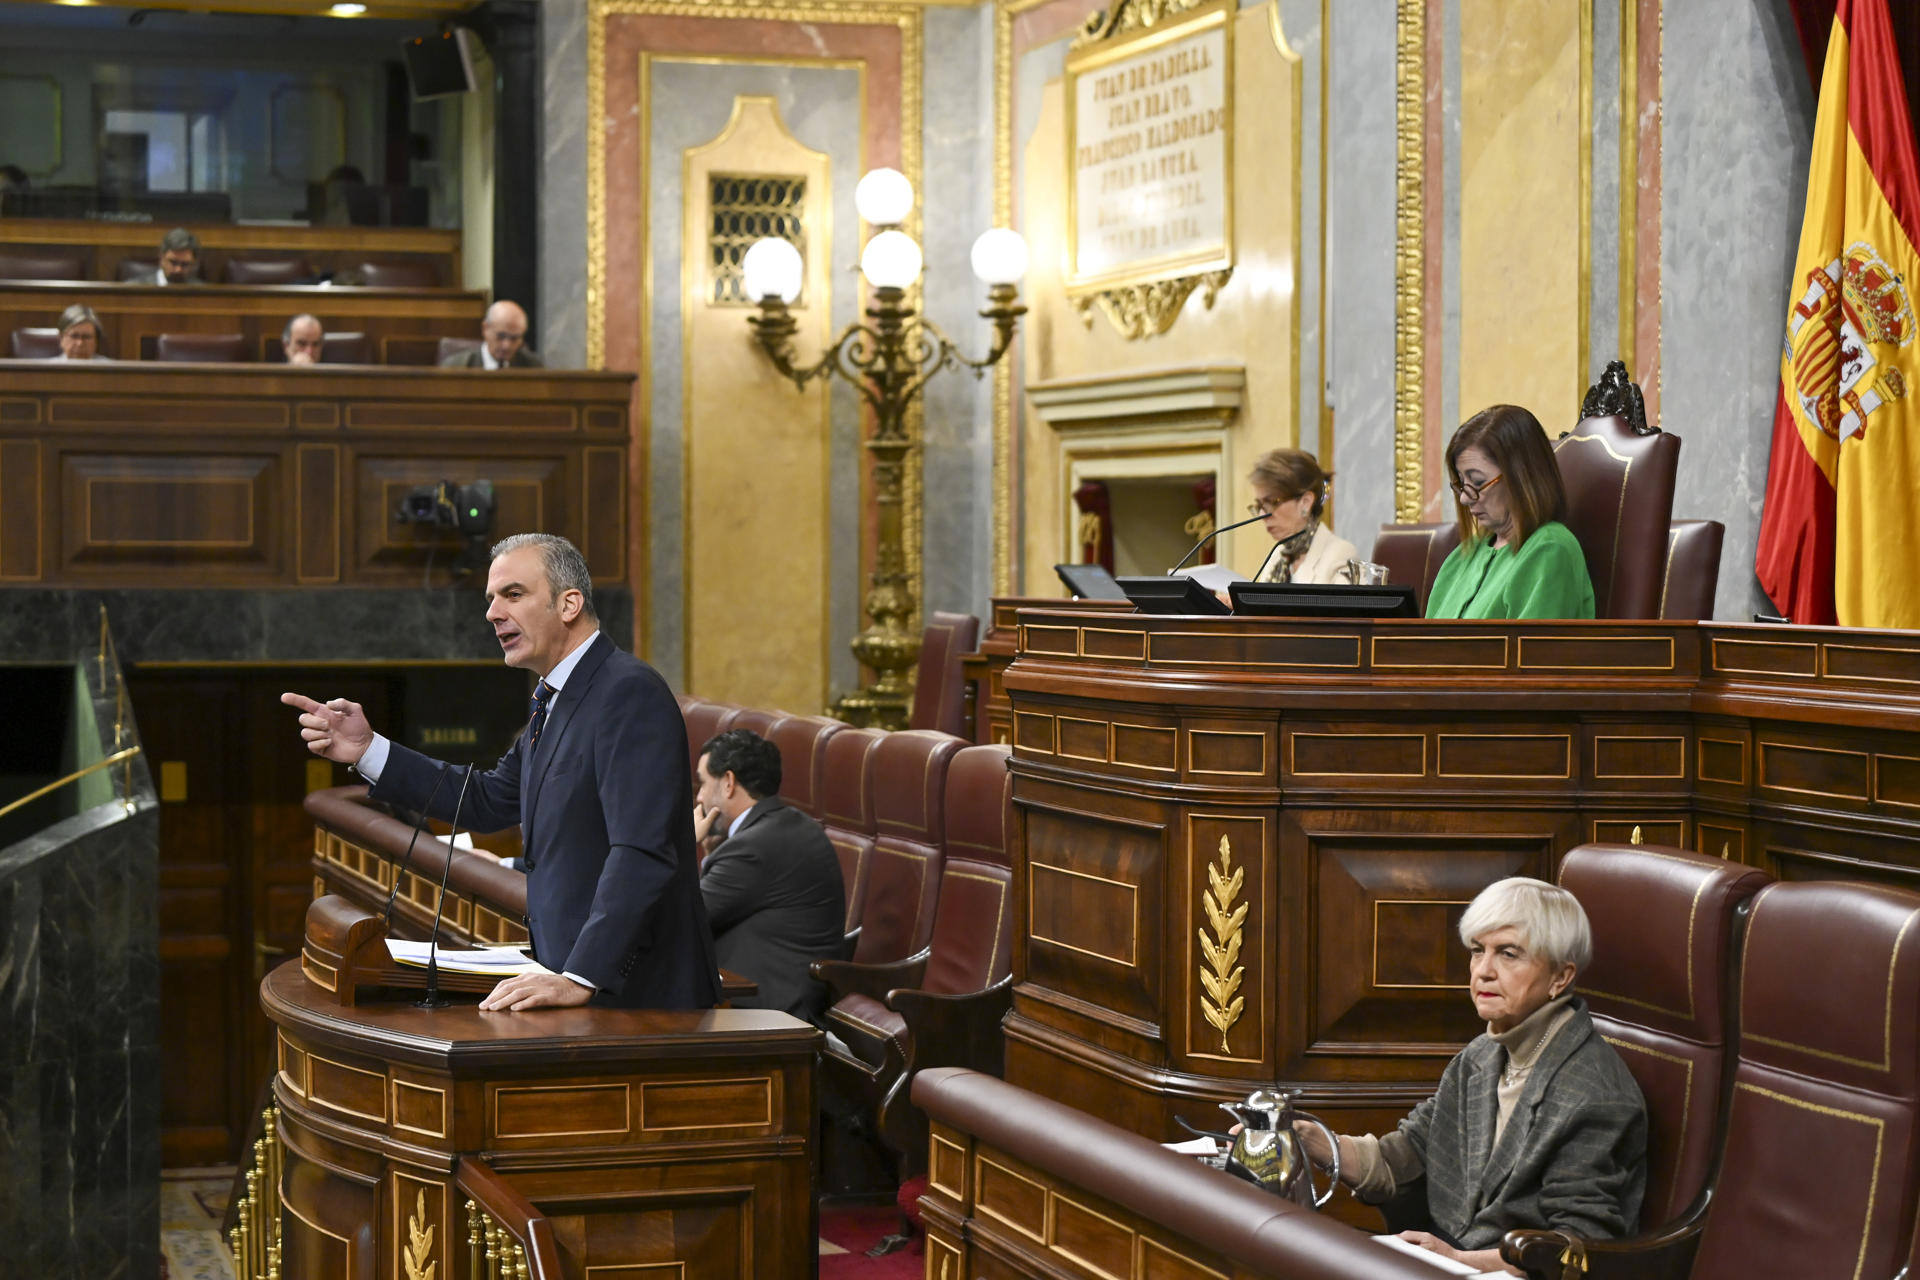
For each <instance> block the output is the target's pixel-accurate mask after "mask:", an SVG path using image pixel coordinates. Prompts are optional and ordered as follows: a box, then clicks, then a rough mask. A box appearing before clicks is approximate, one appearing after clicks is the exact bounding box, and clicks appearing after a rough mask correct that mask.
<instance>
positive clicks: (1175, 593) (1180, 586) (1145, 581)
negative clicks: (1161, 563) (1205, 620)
mask: <svg viewBox="0 0 1920 1280" xmlns="http://www.w3.org/2000/svg"><path fill="white" fill-rule="evenodd" d="M1114 581H1115V582H1116V583H1118V584H1119V587H1120V590H1121V591H1122V592H1124V593H1125V594H1126V597H1127V599H1129V600H1131V601H1133V607H1134V608H1136V609H1138V610H1139V611H1140V612H1142V613H1186V614H1192V613H1213V614H1229V613H1232V612H1233V610H1231V609H1229V608H1227V606H1226V605H1224V604H1221V603H1220V597H1219V596H1216V595H1215V594H1213V592H1211V591H1209V590H1207V589H1206V588H1205V587H1203V586H1201V585H1200V584H1199V583H1198V582H1195V581H1194V580H1193V579H1192V578H1189V577H1186V576H1184V575H1181V574H1175V575H1173V576H1172V577H1167V578H1115V579H1114ZM1234 585H1236V586H1238V585H1239V584H1238V583H1236V584H1234Z"/></svg>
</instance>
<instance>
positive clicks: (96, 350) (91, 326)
mask: <svg viewBox="0 0 1920 1280" xmlns="http://www.w3.org/2000/svg"><path fill="white" fill-rule="evenodd" d="M105 335H106V330H105V329H103V328H102V327H101V325H100V317H99V316H97V315H95V314H94V312H93V308H92V307H90V306H88V305H86V304H85V303H84V302H76V303H74V304H73V305H72V306H70V307H68V308H67V309H66V310H65V311H62V312H61V313H60V354H59V355H57V356H55V357H54V359H56V360H106V359H109V357H107V356H103V355H101V354H100V341H101V339H102V338H103V337H104V336H105Z"/></svg>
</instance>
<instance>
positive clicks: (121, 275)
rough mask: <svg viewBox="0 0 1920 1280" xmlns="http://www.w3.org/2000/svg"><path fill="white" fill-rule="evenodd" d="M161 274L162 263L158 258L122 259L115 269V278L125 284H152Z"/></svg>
mask: <svg viewBox="0 0 1920 1280" xmlns="http://www.w3.org/2000/svg"><path fill="white" fill-rule="evenodd" d="M159 274H160V262H159V260H158V259H156V258H122V259H120V265H119V266H118V267H117V268H115V269H114V278H115V279H117V280H120V281H121V282H122V283H125V284H134V283H138V284H152V283H153V281H154V277H155V276H158V275H159Z"/></svg>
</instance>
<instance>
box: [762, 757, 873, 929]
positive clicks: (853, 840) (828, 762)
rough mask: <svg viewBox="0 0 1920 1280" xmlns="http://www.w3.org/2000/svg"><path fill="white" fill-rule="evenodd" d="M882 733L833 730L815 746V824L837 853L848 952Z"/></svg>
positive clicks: (867, 862) (867, 851) (868, 853)
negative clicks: (875, 756) (818, 747)
mask: <svg viewBox="0 0 1920 1280" xmlns="http://www.w3.org/2000/svg"><path fill="white" fill-rule="evenodd" d="M886 736H887V735H886V731H885V730H883V729H852V728H849V729H845V730H842V731H841V732H839V733H835V734H833V735H832V736H831V737H829V738H828V739H827V740H826V745H825V746H824V747H823V748H822V749H821V752H820V757H819V762H818V765H817V772H816V773H815V775H814V790H815V793H816V794H817V795H818V796H819V797H820V825H821V826H822V827H824V828H825V829H826V832H827V839H829V840H831V841H833V851H834V852H835V853H837V854H839V855H840V879H841V882H842V883H843V884H844V885H845V886H846V891H847V925H846V928H847V950H846V953H845V954H848V955H851V954H852V953H853V950H854V946H855V942H856V940H857V938H858V936H859V929H860V919H861V915H862V910H863V908H864V907H865V905H866V900H867V870H868V868H869V867H870V866H871V865H872V863H873V839H874V817H873V753H874V752H875V751H876V750H877V749H878V748H879V746H880V744H881V742H883V741H885V739H886ZM783 767H784V762H783Z"/></svg>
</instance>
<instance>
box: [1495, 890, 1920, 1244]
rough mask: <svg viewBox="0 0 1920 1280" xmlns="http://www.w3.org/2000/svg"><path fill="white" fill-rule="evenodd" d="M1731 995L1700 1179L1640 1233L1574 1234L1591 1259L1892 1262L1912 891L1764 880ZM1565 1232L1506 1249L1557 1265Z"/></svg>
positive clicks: (1900, 1209)
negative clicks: (1719, 1122) (1682, 1211)
mask: <svg viewBox="0 0 1920 1280" xmlns="http://www.w3.org/2000/svg"><path fill="white" fill-rule="evenodd" d="M1738 1008H1739V1015H1738V1016H1739V1037H1738V1040H1737V1044H1738V1056H1737V1059H1736V1061H1735V1063H1734V1070H1733V1087H1732V1092H1731V1095H1730V1099H1729V1103H1728V1108H1727V1122H1726V1125H1725V1128H1724V1130H1723V1134H1724V1136H1723V1140H1722V1143H1721V1148H1720V1151H1719V1153H1718V1158H1717V1162H1716V1168H1715V1171H1714V1174H1713V1178H1712V1188H1711V1192H1712V1193H1711V1195H1710V1196H1709V1197H1706V1198H1705V1200H1704V1202H1703V1203H1700V1204H1696V1206H1695V1208H1694V1210H1693V1211H1692V1212H1690V1213H1689V1214H1688V1215H1687V1216H1686V1217H1684V1218H1682V1219H1681V1220H1680V1221H1679V1222H1676V1223H1674V1224H1672V1225H1670V1226H1669V1227H1667V1228H1666V1229H1665V1230H1663V1231H1660V1232H1657V1233H1655V1234H1653V1235H1651V1236H1648V1237H1643V1238H1640V1239H1636V1240H1628V1241H1617V1242H1615V1241H1590V1242H1586V1244H1585V1255H1586V1274H1587V1275H1589V1276H1592V1277H1596V1278H1598V1277H1611V1276H1622V1277H1624V1276H1635V1277H1640V1276H1688V1277H1690V1278H1691V1280H1733V1278H1734V1277H1748V1276H1837V1277H1844V1276H1862V1277H1864V1276H1892V1275H1893V1274H1894V1273H1895V1272H1896V1271H1897V1270H1898V1269H1899V1268H1901V1267H1902V1266H1903V1265H1905V1263H1906V1262H1907V1260H1908V1258H1909V1255H1910V1253H1911V1250H1912V1248H1913V1240H1914V1217H1915V1200H1916V1197H1917V1196H1920V1141H1916V1132H1915V1131H1916V1125H1917V1124H1920V1021H1916V1019H1915V1017H1914V1010H1915V1009H1916V1008H1920V894H1915V893H1911V892H1908V891H1905V890H1900V889H1892V888H1884V887H1881V886H1878V885H1868V884H1856V883H1849V882H1845V881H1838V880H1815V881H1796V882H1788V883H1781V884H1772V885H1768V886H1767V887H1766V888H1765V889H1762V890H1761V891H1760V893H1759V894H1758V895H1756V896H1755V897H1754V899H1753V905H1752V909H1751V913H1750V915H1749V917H1748V920H1747V928H1746V940H1745V943H1744V945H1743V948H1742V956H1741V963H1740V971H1739V1004H1738ZM1570 1244H1571V1241H1570V1238H1569V1237H1567V1236H1566V1234H1565V1233H1563V1232H1558V1231H1514V1232H1509V1233H1508V1234H1507V1238H1506V1241H1505V1242H1504V1244H1503V1245H1502V1253H1503V1255H1504V1256H1506V1257H1507V1258H1508V1259H1509V1260H1510V1261H1514V1262H1516V1263H1518V1264H1520V1265H1524V1266H1525V1267H1526V1269H1527V1270H1528V1271H1529V1272H1530V1273H1531V1274H1535V1275H1542V1276H1559V1275H1560V1274H1561V1273H1562V1264H1561V1262H1560V1259H1561V1258H1562V1257H1563V1256H1566V1255H1567V1253H1568V1252H1569V1245H1570ZM1578 1251H1579V1250H1578V1249H1577V1248H1575V1249H1574V1250H1573V1252H1575V1253H1576V1254H1577V1252H1578Z"/></svg>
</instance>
